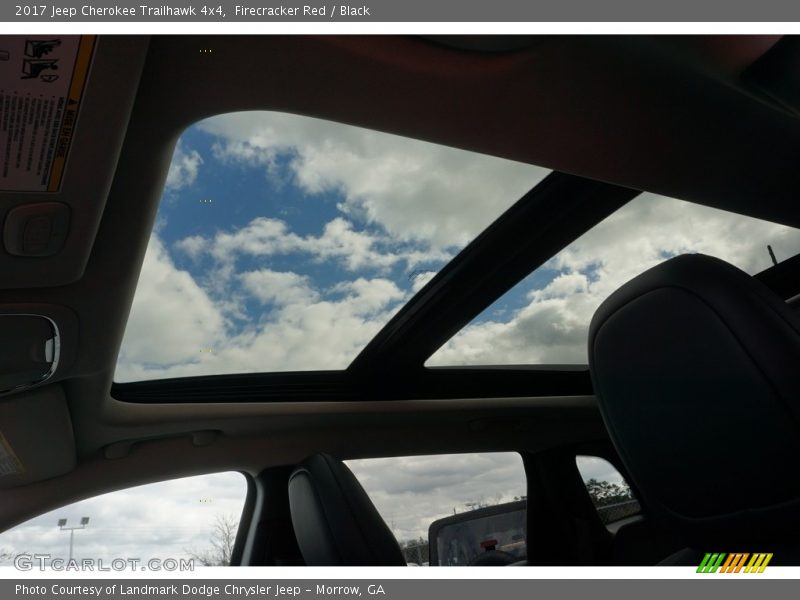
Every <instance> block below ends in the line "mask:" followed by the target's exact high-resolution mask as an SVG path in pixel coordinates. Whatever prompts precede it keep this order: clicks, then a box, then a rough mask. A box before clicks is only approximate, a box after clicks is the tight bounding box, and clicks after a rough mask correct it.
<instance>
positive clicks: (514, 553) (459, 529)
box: [428, 500, 528, 566]
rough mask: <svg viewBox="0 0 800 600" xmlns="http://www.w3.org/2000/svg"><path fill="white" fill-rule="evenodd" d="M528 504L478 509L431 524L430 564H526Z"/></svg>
mask: <svg viewBox="0 0 800 600" xmlns="http://www.w3.org/2000/svg"><path fill="white" fill-rule="evenodd" d="M526 505H527V501H525V500H518V501H515V502H506V503H505V504H498V505H496V506H488V507H485V508H478V509H475V510H470V511H467V512H464V513H459V514H456V515H453V516H451V517H445V518H443V519H439V520H437V521H434V522H433V523H431V525H430V528H429V529H428V540H429V544H430V551H429V554H430V564H431V565H432V566H433V565H448V566H449V565H453V566H455V565H460V566H465V565H484V566H489V565H505V564H511V563H513V562H517V561H520V560H525V558H526V556H527V553H528V549H527V533H526V518H525V514H526Z"/></svg>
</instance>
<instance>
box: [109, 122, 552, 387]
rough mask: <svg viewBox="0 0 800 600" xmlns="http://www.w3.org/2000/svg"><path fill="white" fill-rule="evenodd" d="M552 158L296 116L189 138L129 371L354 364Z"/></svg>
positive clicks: (145, 279) (127, 357) (122, 367)
mask: <svg viewBox="0 0 800 600" xmlns="http://www.w3.org/2000/svg"><path fill="white" fill-rule="evenodd" d="M547 173H548V171H546V170H545V169H541V168H538V167H534V166H531V165H526V164H521V163H516V162H513V161H508V160H503V159H499V158H496V157H490V156H485V155H481V154H476V153H472V152H466V151H463V150H456V149H453V148H449V147H445V146H439V145H435V144H430V143H425V142H420V141H417V140H411V139H408V138H403V137H398V136H394V135H389V134H385V133H379V132H375V131H371V130H366V129H361V128H357V127H352V126H347V125H342V124H338V123H332V122H328V121H323V120H319V119H312V118H308V117H301V116H296V115H288V114H281V113H268V112H250V113H236V114H228V115H222V116H218V117H214V118H211V119H208V120H205V121H202V122H200V123H197V124H196V125H194V126H192V127H191V128H189V129H188V130H187V131H186V132H185V133H184V135H183V136H182V137H181V139H180V141H179V143H178V145H177V148H176V150H175V154H174V156H173V159H172V164H171V166H170V170H169V175H168V178H167V182H166V187H165V190H164V193H163V196H162V199H161V204H160V207H159V211H158V216H157V219H156V225H155V228H154V230H153V233H152V235H151V238H150V241H149V245H148V248H147V254H146V256H145V259H144V264H143V267H142V272H141V275H140V278H139V283H138V287H137V290H136V294H135V296H134V300H133V306H132V309H131V314H130V318H129V321H128V325H127V328H126V332H125V337H124V339H123V343H122V348H121V351H120V355H119V360H118V363H117V369H116V374H115V380H116V381H117V382H128V381H140V380H149V379H162V378H169V377H183V376H193V375H212V374H224V373H252V372H272V371H295V370H301V371H302V370H322V369H343V368H346V367H347V365H348V364H349V363H350V362H351V361H352V359H353V358H355V356H356V355H357V354H358V352H359V351H360V350H361V349H362V348H363V347H364V346H365V345H366V344H367V342H368V341H369V340H370V339H371V338H372V337H373V336H374V335H375V333H377V331H378V330H379V329H380V328H381V327H382V326H383V325H384V324H385V323H386V322H387V321H388V320H389V318H390V317H391V316H392V315H393V314H394V313H395V312H396V311H397V310H398V309H399V308H400V307H401V306H402V305H403V304H404V303H405V302H406V301H407V300H408V299H409V298H410V297H411V296H412V295H413V294H414V293H415V292H416V291H417V290H419V289H420V288H421V287H422V286H423V285H424V284H425V283H426V282H427V281H428V280H429V279H430V278H431V277H432V276H433V274H435V273H436V272H437V271H438V270H439V269H440V268H441V267H442V266H443V265H444V264H445V263H446V262H447V261H448V260H450V258H452V257H453V256H454V255H455V254H456V253H457V252H458V251H459V250H460V249H461V248H462V247H464V246H465V245H466V244H467V243H468V242H469V241H471V240H472V239H473V238H474V237H475V236H476V235H477V234H478V233H480V232H481V231H482V230H483V229H484V228H485V227H486V226H487V225H489V224H490V223H491V222H492V221H493V220H494V219H495V218H496V217H498V216H499V215H500V214H501V213H502V212H503V211H504V210H505V209H506V208H508V207H509V206H510V205H511V204H512V203H513V202H514V201H516V200H517V199H518V198H519V197H520V196H522V195H523V194H524V193H525V192H526V191H527V190H529V189H530V188H532V187H534V186H535V185H536V184H537V183H538V182H539V181H540V180H541V179H543V178H544V176H546V175H547Z"/></svg>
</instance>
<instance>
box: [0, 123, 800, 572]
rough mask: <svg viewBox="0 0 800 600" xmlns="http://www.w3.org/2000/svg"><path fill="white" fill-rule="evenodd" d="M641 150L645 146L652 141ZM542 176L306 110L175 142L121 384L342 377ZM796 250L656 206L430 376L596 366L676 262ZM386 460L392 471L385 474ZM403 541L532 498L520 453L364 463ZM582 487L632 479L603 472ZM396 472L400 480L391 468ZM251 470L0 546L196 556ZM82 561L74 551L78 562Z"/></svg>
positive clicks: (236, 505)
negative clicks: (621, 320) (616, 331)
mask: <svg viewBox="0 0 800 600" xmlns="http://www.w3.org/2000/svg"><path fill="white" fill-rule="evenodd" d="M645 150H646V149H645ZM546 175H547V171H546V170H544V169H540V168H537V167H534V166H530V165H523V164H519V163H514V162H510V161H506V160H501V159H498V158H493V157H486V156H481V155H477V154H473V153H469V152H464V151H460V150H455V149H451V148H444V147H440V146H436V145H432V144H427V143H423V142H418V141H413V140H408V139H404V138H399V137H396V136H391V135H387V134H382V133H377V132H372V131H366V130H362V129H358V128H354V127H348V126H344V125H338V124H332V123H328V122H324V121H319V120H315V119H309V118H304V117H298V116H293V115H281V114H270V113H246V114H234V115H225V116H221V117H216V118H213V119H209V120H207V121H204V122H201V123H199V124H197V125H195V126H194V127H192V128H190V129H189V130H187V131H186V132H185V134H184V135H183V137H182V138H181V140H180V143H179V145H178V147H177V149H176V152H175V156H174V159H173V163H172V166H171V168H170V172H169V177H168V180H167V185H166V189H165V191H164V195H163V199H162V202H161V207H160V210H159V213H158V217H157V223H156V227H155V230H154V232H153V234H152V237H151V239H150V244H149V247H148V251H147V255H146V257H145V261H144V266H143V268H142V273H141V277H140V281H139V285H138V289H137V292H136V296H135V298H134V302H133V308H132V311H131V315H130V319H129V322H128V327H127V332H126V335H125V338H124V342H123V345H122V350H121V352H120V356H119V363H118V367H117V372H116V377H115V378H116V380H117V381H122V382H124V381H135V380H141V379H153V378H163V377H175V376H186V375H201V374H214V373H231V372H257V371H281V370H312V369H340V368H345V367H346V366H347V365H348V364H349V362H350V361H351V360H352V359H353V358H354V357H355V356H356V355H357V353H358V352H359V351H360V350H361V349H362V348H363V347H364V346H365V344H366V343H367V342H368V341H369V340H370V338H371V337H372V336H373V335H374V334H375V333H376V332H377V331H378V330H379V329H380V327H381V326H382V325H383V324H385V323H386V322H387V321H388V319H389V318H390V317H391V315H392V314H394V313H395V312H396V311H397V310H398V309H399V308H400V307H401V306H402V305H403V304H404V303H405V302H407V301H408V299H409V298H410V297H411V296H412V295H413V294H414V293H415V292H416V291H417V290H419V289H420V287H421V286H423V285H424V284H425V282H426V281H428V280H429V279H430V277H431V276H432V274H434V273H435V272H436V271H438V270H439V269H440V268H441V267H442V266H443V265H444V264H445V263H446V262H447V261H448V260H449V259H450V258H452V257H453V256H454V255H455V254H456V253H457V252H458V251H459V250H460V249H461V248H463V247H464V245H465V244H467V243H468V242H469V241H470V240H471V239H473V238H474V237H475V236H476V235H477V234H478V233H479V232H480V231H482V230H483V229H484V228H485V227H486V226H487V225H489V224H490V223H491V222H492V221H493V220H494V219H496V218H497V217H498V216H499V215H500V214H501V213H502V212H503V211H504V210H505V209H506V208H507V207H509V206H510V205H511V204H512V203H513V202H514V201H516V200H517V199H518V198H519V197H520V196H522V195H523V194H524V193H525V192H526V191H527V190H528V189H530V188H531V187H533V186H534V185H536V184H537V183H538V182H539V181H541V179H542V178H543V177H545V176H546ZM767 244H771V245H772V247H773V249H774V250H775V254H776V255H777V257H778V259H779V260H780V259H785V258H788V257H789V256H792V255H794V254H797V253H798V252H800V235H798V232H797V231H796V230H791V229H788V228H785V227H781V226H778V225H775V224H771V223H765V222H759V221H756V220H753V219H749V218H745V217H741V216H737V215H732V214H728V213H725V212H721V211H717V210H712V209H708V208H704V207H700V206H695V205H692V204H688V203H685V202H680V201H677V200H672V199H669V198H662V197H658V196H654V195H651V194H643V195H641V196H640V197H639V198H637V199H636V200H634V201H632V202H631V203H629V204H628V205H627V206H626V207H624V208H622V209H621V210H620V211H618V212H617V213H616V214H614V215H612V216H611V217H609V218H608V219H607V220H606V221H604V222H603V223H601V224H599V225H598V226H596V227H595V228H594V229H592V230H591V231H590V232H588V233H587V234H585V235H584V236H582V237H581V238H580V239H578V240H576V241H575V242H574V243H572V244H571V245H569V246H568V247H567V248H565V249H564V250H563V251H562V252H560V253H559V254H558V255H557V256H555V257H553V258H552V259H551V260H550V261H549V262H548V263H547V264H546V265H544V266H543V267H542V268H541V269H539V270H537V271H536V272H534V273H532V274H531V275H530V276H529V277H527V278H526V279H525V280H524V281H523V282H521V283H520V284H519V285H518V286H516V287H515V288H514V289H513V290H511V291H510V292H509V293H508V294H506V295H505V296H504V297H503V298H501V299H499V300H498V301H497V302H495V303H494V304H493V305H492V306H491V307H490V308H489V309H488V310H487V311H486V312H485V313H484V314H483V315H481V316H480V317H478V318H477V319H476V320H475V322H473V323H472V324H470V325H469V326H467V327H466V328H465V329H464V330H463V331H461V332H460V333H459V334H457V335H456V336H455V337H454V338H453V339H452V340H450V341H449V342H448V343H447V344H446V345H445V346H443V347H442V348H441V349H440V350H439V351H438V352H437V353H436V354H435V355H434V356H433V357H431V359H430V360H429V361H428V364H432V365H465V364H511V363H542V364H547V363H551V364H555V363H584V362H585V360H586V350H585V344H586V334H587V327H588V323H589V320H590V318H591V315H592V313H593V311H594V309H595V308H596V307H597V305H598V304H599V303H600V302H601V301H602V299H603V298H605V297H606V296H607V295H608V294H610V293H611V292H612V291H613V290H614V289H616V288H617V287H618V286H620V285H621V284H622V283H624V282H625V281H627V280H628V279H630V278H631V277H633V276H635V275H636V274H638V273H640V272H641V271H643V270H645V269H646V268H648V267H650V266H652V265H654V264H656V263H658V262H659V261H662V260H664V259H666V258H668V257H670V256H674V255H676V254H680V253H685V252H704V253H707V254H711V255H713V256H718V257H720V258H723V259H725V260H728V261H729V262H732V263H733V264H735V265H737V266H739V267H740V268H742V269H744V270H746V271H748V272H750V273H754V272H757V271H760V270H762V269H764V268H767V267H768V266H769V264H770V261H769V255H768V253H767ZM387 461H389V462H387ZM351 466H352V467H353V469H354V471H355V472H356V473H357V475H358V477H359V478H360V480H361V481H362V482H363V483H364V486H365V487H366V489H367V490H368V491H369V493H370V495H371V496H372V497H373V499H374V500H375V503H376V505H377V506H378V508H379V510H380V511H381V513H382V514H383V516H384V518H385V519H386V521H387V523H389V524H390V526H391V527H392V528H393V529H394V531H395V533H396V535H397V536H398V537H399V538H400V539H410V538H416V537H419V536H420V535H422V536H424V535H425V532H426V531H427V527H428V525H429V524H430V522H431V521H432V520H434V519H436V518H440V517H442V516H446V515H449V514H452V512H453V510H456V511H459V510H463V509H464V507H465V504H466V503H468V502H476V501H477V502H489V503H492V502H497V501H506V500H509V499H511V498H513V497H514V496H519V495H522V494H524V478H523V475H522V466H521V462H520V459H519V457H518V456H517V455H472V456H457V457H414V458H399V459H382V460H373V461H353V462H352V463H351ZM583 467H584V471H585V474H586V477H595V478H598V479H605V480H609V481H618V480H619V476H618V475H617V474H615V473H614V472H613V469H610V468H609V466H608V465H607V464H605V463H603V462H601V461H598V460H587V461H585V462H584V464H583ZM387 474H391V476H388V475H387ZM243 498H244V482H243V480H242V478H241V476H239V475H237V474H221V475H212V476H206V477H201V478H194V479H192V480H189V481H179V482H166V483H162V484H156V485H152V486H145V487H142V488H137V489H135V490H130V491H127V492H118V493H116V494H112V495H108V496H105V497H100V498H96V499H93V500H88V501H86V502H83V503H80V504H79V505H77V506H74V507H67V508H65V509H60V510H58V511H54V512H53V513H50V514H48V515H44V516H42V517H39V518H37V519H35V520H34V521H33V522H31V523H29V524H26V525H23V526H21V527H19V528H16V529H15V530H12V531H10V532H6V533H5V534H2V535H1V536H0V549H3V548H7V549H11V550H14V551H17V552H20V551H38V552H52V553H53V554H54V555H60V556H63V555H64V554H65V553H66V551H67V544H68V535H67V534H65V533H63V532H59V531H58V529H57V527H56V526H55V523H56V521H57V520H58V519H59V518H62V517H64V518H69V519H70V522H71V523H75V522H77V520H78V519H79V518H80V517H82V516H90V517H91V519H92V521H91V524H90V527H89V528H88V529H86V530H85V531H81V532H78V533H77V534H76V548H80V554H81V555H82V556H93V557H111V556H134V557H151V556H156V557H163V556H165V553H166V552H168V553H169V554H170V555H175V556H183V555H185V553H186V552H187V551H191V550H192V549H195V548H203V547H205V546H206V545H207V540H208V536H209V534H210V530H211V527H212V526H213V521H214V518H215V517H216V516H217V515H220V514H225V515H235V516H237V517H238V515H239V513H240V511H241V503H242V501H243ZM76 555H77V552H76Z"/></svg>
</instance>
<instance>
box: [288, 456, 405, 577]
mask: <svg viewBox="0 0 800 600" xmlns="http://www.w3.org/2000/svg"><path fill="white" fill-rule="evenodd" d="M289 507H290V509H291V513H292V525H293V526H294V531H295V535H296V536H297V543H298V545H299V546H300V551H301V552H302V553H303V558H304V559H305V561H306V564H308V565H312V566H340V565H341V566H399V565H405V564H406V561H405V559H404V558H403V552H402V551H401V550H400V546H399V545H398V544H397V540H396V539H395V537H394V536H393V535H392V532H391V531H390V530H389V528H388V527H387V526H386V523H385V522H384V521H383V519H382V518H381V516H380V515H379V514H378V511H377V510H376V509H375V506H374V505H373V504H372V501H370V499H369V497H368V496H367V493H366V492H365V491H364V488H362V487H361V484H360V483H359V482H358V480H357V479H356V478H355V475H353V473H352V471H350V469H348V468H347V467H346V466H345V465H344V463H342V462H341V461H339V460H337V459H335V458H333V457H332V456H329V455H327V454H315V455H314V456H312V457H310V458H308V459H306V460H305V461H304V462H303V463H302V464H301V465H300V466H299V467H297V469H295V470H294V472H293V473H292V475H291V476H290V477H289Z"/></svg>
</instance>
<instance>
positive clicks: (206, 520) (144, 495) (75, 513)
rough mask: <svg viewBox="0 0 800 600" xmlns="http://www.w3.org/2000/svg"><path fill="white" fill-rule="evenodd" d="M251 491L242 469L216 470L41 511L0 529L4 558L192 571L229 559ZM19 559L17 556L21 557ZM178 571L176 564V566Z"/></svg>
mask: <svg viewBox="0 0 800 600" xmlns="http://www.w3.org/2000/svg"><path fill="white" fill-rule="evenodd" d="M246 494H247V481H246V480H245V478H244V476H243V475H242V474H241V473H234V472H229V473H214V474H210V475H201V476H196V477H186V478H182V479H173V480H170V481H161V482H158V483H152V484H148V485H142V486H138V487H133V488H128V489H125V490H118V491H116V492H110V493H108V494H103V495H101V496H96V497H94V498H89V499H87V500H81V501H80V502H76V503H74V504H70V505H67V506H63V507H61V508H58V509H56V510H53V511H50V512H48V513H45V514H43V515H39V516H38V517H35V518H33V519H31V520H29V521H27V522H25V523H23V524H21V525H18V526H16V527H14V528H12V529H9V530H8V531H5V532H3V533H2V534H0V553H2V559H3V561H2V562H3V563H5V564H9V563H12V564H13V562H14V561H15V560H22V557H20V555H23V556H24V555H30V556H32V555H34V554H36V555H42V558H37V559H35V560H34V561H33V563H32V568H34V569H36V568H37V567H38V566H39V565H40V564H43V565H45V566H47V565H50V566H52V567H53V568H55V569H59V570H64V569H65V568H66V567H67V565H68V564H69V560H70V559H72V560H74V561H77V564H80V565H84V564H86V562H85V561H90V563H91V564H93V565H94V567H95V569H98V570H99V569H103V568H105V569H106V570H109V569H114V570H119V569H117V567H116V566H114V565H122V564H123V563H122V562H120V561H124V564H125V565H126V566H127V567H131V566H133V564H132V562H131V561H137V563H136V566H135V568H136V570H191V568H192V567H193V566H223V565H227V564H230V558H231V551H232V550H233V544H234V540H235V539H236V531H237V528H238V524H239V517H240V515H241V513H242V508H243V507H244V500H245V496H246ZM18 557H19V558H18ZM173 565H174V566H175V568H172V566H173Z"/></svg>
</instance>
